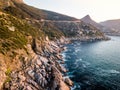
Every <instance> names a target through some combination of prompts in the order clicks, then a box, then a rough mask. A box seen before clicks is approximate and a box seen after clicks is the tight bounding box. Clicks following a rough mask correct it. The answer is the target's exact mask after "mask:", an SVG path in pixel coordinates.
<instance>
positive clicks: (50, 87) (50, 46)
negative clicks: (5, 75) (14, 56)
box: [4, 40, 71, 90]
mask: <svg viewBox="0 0 120 90" xmlns="http://www.w3.org/2000/svg"><path fill="white" fill-rule="evenodd" d="M45 43H46V44H47V45H45V49H44V50H43V51H42V53H41V54H36V53H34V54H32V58H31V60H27V59H29V58H27V57H26V58H24V60H25V61H26V62H24V63H23V64H24V65H22V67H21V68H20V69H19V70H16V71H13V72H12V73H11V75H10V77H11V81H10V82H7V83H5V84H4V89H8V90H70V87H69V85H71V81H70V80H64V78H63V75H62V73H61V72H63V71H64V72H66V71H65V69H64V67H62V66H61V65H60V64H59V63H58V59H59V58H60V57H61V56H60V51H61V50H63V48H60V46H59V45H60V43H59V44H58V43H55V42H53V41H52V42H50V41H49V40H47V41H46V42H45ZM29 48H30V45H29ZM37 48H38V47H37ZM37 48H36V49H37ZM37 52H38V51H37ZM30 53H31V49H30ZM32 53H33V52H32ZM46 53H47V54H46ZM27 61H29V62H27ZM67 84H68V85H67Z"/></svg>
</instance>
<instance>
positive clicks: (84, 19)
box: [81, 15, 92, 21]
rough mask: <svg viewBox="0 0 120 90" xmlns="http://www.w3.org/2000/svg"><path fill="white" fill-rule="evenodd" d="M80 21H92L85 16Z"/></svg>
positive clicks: (88, 16)
mask: <svg viewBox="0 0 120 90" xmlns="http://www.w3.org/2000/svg"><path fill="white" fill-rule="evenodd" d="M81 20H83V21H89V20H92V19H91V17H90V15H86V16H85V17H83V18H82V19H81Z"/></svg>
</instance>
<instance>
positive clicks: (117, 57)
mask: <svg viewBox="0 0 120 90" xmlns="http://www.w3.org/2000/svg"><path fill="white" fill-rule="evenodd" d="M66 47H67V50H66V51H64V52H63V53H62V55H63V58H64V60H65V62H66V65H65V67H66V68H67V69H68V70H69V72H68V73H67V74H66V75H68V76H69V77H70V78H71V79H72V80H73V81H74V86H73V88H72V90H120V37H114V36H112V37H111V40H109V41H96V42H80V41H74V42H73V43H71V44H68V45H66Z"/></svg>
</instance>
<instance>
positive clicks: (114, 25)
mask: <svg viewBox="0 0 120 90" xmlns="http://www.w3.org/2000/svg"><path fill="white" fill-rule="evenodd" d="M100 24H101V25H103V26H105V27H108V28H111V31H112V32H113V35H120V19H116V20H108V21H104V22H101V23H100Z"/></svg>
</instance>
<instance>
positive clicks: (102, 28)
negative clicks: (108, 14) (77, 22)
mask: <svg viewBox="0 0 120 90" xmlns="http://www.w3.org/2000/svg"><path fill="white" fill-rule="evenodd" d="M81 20H82V21H84V22H85V23H88V24H91V25H93V26H95V27H96V28H98V29H99V30H100V31H102V32H103V33H105V34H107V35H113V34H114V31H113V30H112V28H111V27H107V26H106V25H103V24H101V23H97V22H95V21H94V20H93V19H92V18H91V17H90V16H89V15H86V16H85V17H83V18H82V19H81Z"/></svg>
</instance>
